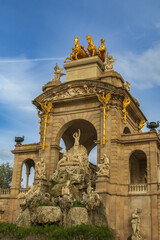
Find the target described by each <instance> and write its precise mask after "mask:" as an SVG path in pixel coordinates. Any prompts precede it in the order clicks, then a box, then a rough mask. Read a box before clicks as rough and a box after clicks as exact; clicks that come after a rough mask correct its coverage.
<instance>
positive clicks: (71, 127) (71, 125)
mask: <svg viewBox="0 0 160 240" xmlns="http://www.w3.org/2000/svg"><path fill="white" fill-rule="evenodd" d="M78 129H80V134H81V135H80V144H81V145H83V146H85V147H86V149H87V151H88V154H89V153H90V151H91V150H92V149H93V148H94V147H95V146H96V143H95V141H96V140H97V131H96V129H95V127H94V126H93V124H92V123H90V122H89V121H87V120H84V119H76V120H72V121H70V122H68V123H66V124H65V125H64V126H63V127H62V130H61V136H60V138H59V142H60V139H61V138H62V139H63V141H64V144H65V148H66V150H67V151H68V150H69V149H70V148H71V147H73V145H74V138H73V134H74V133H75V132H77V130H78Z"/></svg>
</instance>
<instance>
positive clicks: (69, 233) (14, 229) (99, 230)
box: [0, 223, 114, 240]
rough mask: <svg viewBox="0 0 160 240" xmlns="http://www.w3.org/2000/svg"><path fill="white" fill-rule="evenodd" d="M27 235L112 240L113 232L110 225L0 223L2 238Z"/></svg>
mask: <svg viewBox="0 0 160 240" xmlns="http://www.w3.org/2000/svg"><path fill="white" fill-rule="evenodd" d="M27 236H32V237H33V238H32V239H34V236H36V237H37V236H39V237H40V236H41V237H44V239H45V240H112V239H114V235H113V232H112V231H111V230H110V229H109V228H108V227H95V226H92V225H83V224H82V225H79V226H71V227H65V228H64V227H62V226H58V225H44V226H35V227H29V228H24V227H18V226H17V225H15V224H9V223H0V238H1V237H12V238H14V239H17V240H18V239H24V238H25V237H27Z"/></svg>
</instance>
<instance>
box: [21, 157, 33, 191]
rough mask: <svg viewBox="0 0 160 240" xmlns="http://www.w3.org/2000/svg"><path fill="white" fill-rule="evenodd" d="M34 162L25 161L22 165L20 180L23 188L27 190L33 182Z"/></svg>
mask: <svg viewBox="0 0 160 240" xmlns="http://www.w3.org/2000/svg"><path fill="white" fill-rule="evenodd" d="M34 171H35V162H34V161H33V160H32V159H26V160H25V161H24V162H23V163H22V179H23V182H22V183H21V184H23V187H26V188H28V187H29V185H33V182H34Z"/></svg>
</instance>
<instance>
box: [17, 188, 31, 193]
mask: <svg viewBox="0 0 160 240" xmlns="http://www.w3.org/2000/svg"><path fill="white" fill-rule="evenodd" d="M29 190H30V188H20V189H19V193H27V192H28V191H29Z"/></svg>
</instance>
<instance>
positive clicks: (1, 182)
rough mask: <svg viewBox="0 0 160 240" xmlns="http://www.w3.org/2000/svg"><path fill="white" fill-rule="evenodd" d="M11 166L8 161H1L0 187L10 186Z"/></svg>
mask: <svg viewBox="0 0 160 240" xmlns="http://www.w3.org/2000/svg"><path fill="white" fill-rule="evenodd" d="M12 171H13V168H12V167H10V165H9V163H3V164H1V165H0V188H10V187H11V181H12Z"/></svg>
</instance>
